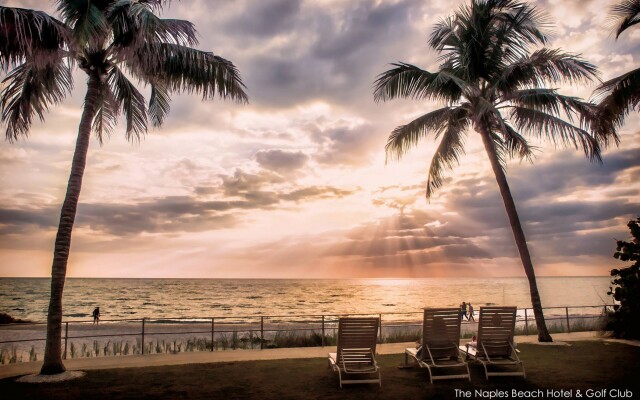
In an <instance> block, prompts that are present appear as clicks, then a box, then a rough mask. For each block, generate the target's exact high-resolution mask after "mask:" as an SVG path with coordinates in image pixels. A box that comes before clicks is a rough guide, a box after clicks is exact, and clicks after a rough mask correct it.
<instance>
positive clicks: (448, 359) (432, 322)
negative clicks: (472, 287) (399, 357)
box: [404, 308, 471, 383]
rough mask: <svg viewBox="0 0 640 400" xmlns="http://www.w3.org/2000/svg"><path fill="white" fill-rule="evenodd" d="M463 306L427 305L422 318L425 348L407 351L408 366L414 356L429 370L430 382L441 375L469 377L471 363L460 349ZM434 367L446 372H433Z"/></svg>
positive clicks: (446, 377) (445, 377)
mask: <svg viewBox="0 0 640 400" xmlns="http://www.w3.org/2000/svg"><path fill="white" fill-rule="evenodd" d="M460 324H461V319H460V309H459V308H425V309H424V319H423V322H422V348H421V350H420V351H418V349H417V348H408V349H405V351H404V363H405V366H407V365H408V363H409V358H412V359H413V360H414V361H415V363H416V364H417V365H418V366H420V367H421V368H426V369H427V370H428V371H429V378H430V380H431V383H433V381H434V380H438V379H465V378H466V379H469V381H471V375H470V374H469V366H468V365H467V363H466V362H464V360H463V359H462V355H461V354H460V349H459V348H458V345H459V344H460ZM434 370H438V371H441V372H443V374H438V375H434V374H433V372H434Z"/></svg>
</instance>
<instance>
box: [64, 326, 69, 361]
mask: <svg viewBox="0 0 640 400" xmlns="http://www.w3.org/2000/svg"><path fill="white" fill-rule="evenodd" d="M64 325H65V326H64V359H65V360H66V359H67V341H68V340H69V323H68V322H65V323H64Z"/></svg>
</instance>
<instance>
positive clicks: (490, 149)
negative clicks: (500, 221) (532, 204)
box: [480, 128, 553, 342]
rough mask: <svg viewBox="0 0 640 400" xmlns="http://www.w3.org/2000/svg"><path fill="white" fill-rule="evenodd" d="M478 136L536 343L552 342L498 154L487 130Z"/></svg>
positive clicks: (522, 234) (518, 220) (525, 244)
mask: <svg viewBox="0 0 640 400" xmlns="http://www.w3.org/2000/svg"><path fill="white" fill-rule="evenodd" d="M480 136H482V142H483V144H484V148H485V150H486V151H487V155H488V156H489V160H490V161H491V168H492V169H493V173H494V175H495V177H496V181H497V182H498V187H499V188H500V194H501V195H502V201H503V202H504V207H505V209H506V210H507V215H508V216H509V223H510V224H511V230H512V231H513V236H514V238H515V240H516V246H517V247H518V253H520V260H521V261H522V266H523V267H524V272H525V273H526V275H527V279H528V280H529V292H530V293H531V306H532V307H533V314H534V316H535V319H536V327H537V328H538V341H539V342H552V341H553V339H551V335H549V331H548V330H547V325H546V323H545V321H544V315H543V313H542V302H541V301H540V293H538V285H537V283H536V274H535V271H534V269H533V263H532V262H531V255H530V254H529V248H528V247H527V240H526V238H525V237H524V231H523V230H522V225H521V224H520V218H519V217H518V211H517V210H516V204H515V202H514V201H513V197H512V196H511V190H510V189H509V184H508V183H507V177H506V176H505V174H504V171H503V170H502V166H501V164H500V160H499V159H498V153H497V152H496V148H495V144H494V143H493V140H492V139H491V135H490V133H489V131H488V130H487V129H482V128H481V129H480Z"/></svg>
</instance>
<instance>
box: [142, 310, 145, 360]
mask: <svg viewBox="0 0 640 400" xmlns="http://www.w3.org/2000/svg"><path fill="white" fill-rule="evenodd" d="M144 320H145V318H142V350H141V354H142V355H144Z"/></svg>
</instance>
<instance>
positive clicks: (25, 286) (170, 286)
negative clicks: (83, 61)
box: [0, 277, 613, 322]
mask: <svg viewBox="0 0 640 400" xmlns="http://www.w3.org/2000/svg"><path fill="white" fill-rule="evenodd" d="M610 281H611V278H610V277H540V278H538V288H539V291H540V295H541V298H542V304H543V306H544V307H566V306H573V307H575V306H596V305H604V304H612V302H613V300H612V298H611V296H607V290H608V288H609V286H610ZM463 301H465V302H467V303H472V304H473V306H474V308H475V309H476V310H479V307H481V306H483V305H515V306H518V307H519V308H527V307H531V300H530V297H529V286H528V284H527V280H526V278H490V279H476V278H464V277H459V278H424V279H352V280H304V279H295V280H286V279H273V280H262V279H261V280H249V279H97V278H91V279H88V278H69V279H67V282H66V285H65V290H64V299H63V310H64V316H63V320H64V321H69V322H73V321H87V320H90V319H91V312H92V311H93V309H94V308H95V307H100V311H101V319H102V320H119V319H140V318H151V319H175V318H181V319H193V320H200V319H206V318H211V317H231V316H252V315H270V316H287V315H311V314H313V315H319V314H324V315H336V314H380V313H404V312H420V311H421V310H422V308H424V307H456V306H458V305H459V304H460V303H461V302H463ZM48 302H49V279H46V278H0V312H4V313H7V314H9V315H11V316H12V317H14V318H20V319H26V320H30V321H34V322H41V321H45V320H46V312H47V307H48V304H49V303H48ZM392 319H393V318H392Z"/></svg>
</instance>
